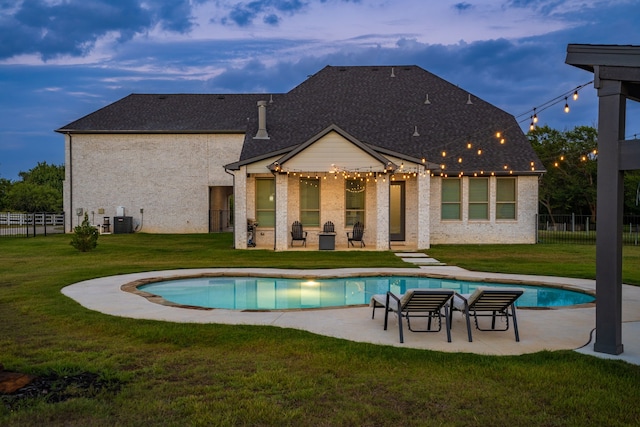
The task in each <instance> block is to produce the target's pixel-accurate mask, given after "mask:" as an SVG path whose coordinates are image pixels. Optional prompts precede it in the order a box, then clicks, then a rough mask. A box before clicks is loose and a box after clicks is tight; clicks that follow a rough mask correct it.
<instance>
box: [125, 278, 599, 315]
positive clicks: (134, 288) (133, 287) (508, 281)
mask: <svg viewBox="0 0 640 427" xmlns="http://www.w3.org/2000/svg"><path fill="white" fill-rule="evenodd" d="M275 270H276V269H274V271H275ZM342 270H343V273H344V274H333V272H331V274H327V275H318V274H313V275H309V274H301V273H300V272H299V271H304V272H307V271H310V270H295V271H298V272H295V271H291V270H287V271H283V270H282V269H277V271H278V272H277V273H274V274H272V275H267V274H264V273H260V274H256V273H251V274H244V272H242V273H243V274H238V273H239V272H233V273H230V272H226V271H218V272H212V273H200V274H189V275H184V276H171V277H167V276H160V277H148V278H144V279H138V280H134V281H133V282H128V283H125V284H123V285H122V286H121V287H120V289H121V290H122V291H124V292H130V293H132V294H135V295H138V296H140V297H142V298H146V299H147V300H148V301H150V302H153V303H155V304H161V305H166V306H169V307H178V308H184V309H191V310H224V309H221V308H215V307H202V306H197V305H187V304H180V303H176V302H173V301H169V300H167V299H165V298H164V297H162V296H160V295H157V294H154V293H152V292H148V291H145V290H142V289H140V286H145V285H149V284H152V283H161V282H168V281H172V280H184V279H200V278H206V277H242V278H252V277H256V278H258V277H264V278H269V279H342V278H348V277H358V278H359V277H378V276H399V275H398V274H394V275H391V274H389V275H385V274H381V273H380V272H377V271H376V272H373V271H369V272H367V273H362V274H355V273H352V272H348V271H344V270H347V269H342ZM401 276H402V277H426V278H434V279H443V280H452V281H460V282H463V281H464V282H476V283H498V284H503V285H523V286H539V287H547V288H555V289H563V290H567V291H574V292H581V293H585V294H588V295H591V296H593V297H594V298H595V296H596V293H595V289H583V288H581V287H578V286H575V285H572V284H551V283H549V282H542V281H540V282H537V281H534V280H531V281H529V280H525V279H522V278H521V279H514V278H502V279H499V280H498V279H496V280H488V279H487V278H486V277H483V278H479V277H469V278H460V277H453V276H450V275H446V274H445V275H434V274H430V273H427V272H425V271H422V270H417V271H415V272H412V273H405V274H402V275H401ZM367 306H369V304H367V303H365V304H350V305H343V306H334V307H310V308H289V309H278V308H274V309H244V310H240V311H242V312H264V311H285V312H286V311H296V310H326V309H339V308H349V307H367ZM584 307H595V301H592V302H588V303H583V304H572V305H568V306H551V307H518V309H519V310H560V309H572V308H584Z"/></svg>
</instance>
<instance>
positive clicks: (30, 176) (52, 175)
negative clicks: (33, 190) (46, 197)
mask: <svg viewBox="0 0 640 427" xmlns="http://www.w3.org/2000/svg"><path fill="white" fill-rule="evenodd" d="M18 176H19V177H20V178H22V182H26V183H29V184H35V185H42V186H48V187H51V188H53V189H55V190H57V191H58V192H59V193H60V194H62V183H63V181H64V166H63V165H49V164H47V162H38V165H37V166H36V167H34V168H32V169H29V170H28V171H27V172H20V173H18Z"/></svg>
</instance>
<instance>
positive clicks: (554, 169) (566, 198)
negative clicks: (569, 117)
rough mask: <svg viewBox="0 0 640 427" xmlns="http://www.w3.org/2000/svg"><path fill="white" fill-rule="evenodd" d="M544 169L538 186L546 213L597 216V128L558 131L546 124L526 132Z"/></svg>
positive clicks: (585, 127) (581, 127) (541, 202)
mask: <svg viewBox="0 0 640 427" xmlns="http://www.w3.org/2000/svg"><path fill="white" fill-rule="evenodd" d="M528 137H529V141H530V142H531V144H532V146H533V148H534V150H535V151H536V153H537V154H538V157H539V158H540V160H541V161H542V163H543V164H544V166H545V168H546V169H547V173H546V174H545V175H544V176H543V177H542V180H541V183H540V189H539V199H540V205H541V207H543V208H544V210H546V211H547V213H549V214H559V213H577V214H583V215H590V216H592V217H593V218H595V215H596V195H597V169H598V168H597V131H596V129H595V128H593V127H589V126H578V127H576V128H575V129H573V130H569V131H564V132H560V131H558V130H555V129H551V128H549V127H548V126H543V127H540V128H537V129H535V130H533V131H530V132H529V133H528Z"/></svg>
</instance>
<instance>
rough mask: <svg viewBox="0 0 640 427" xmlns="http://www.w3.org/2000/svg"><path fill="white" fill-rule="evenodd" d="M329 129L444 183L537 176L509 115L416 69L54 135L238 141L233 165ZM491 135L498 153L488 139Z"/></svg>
mask: <svg viewBox="0 0 640 427" xmlns="http://www.w3.org/2000/svg"><path fill="white" fill-rule="evenodd" d="M427 95H428V97H429V101H430V103H428V104H427V103H425V100H426V98H427ZM469 97H470V99H471V102H472V103H471V104H468V103H467V102H468V100H469ZM258 100H265V101H269V100H271V101H273V102H269V103H268V105H267V119H266V123H267V132H268V134H269V139H266V140H265V139H254V138H253V137H254V136H255V134H256V132H257V126H258V123H257V115H258V114H257V107H256V102H257V101H258ZM330 126H338V127H339V128H341V129H344V130H345V131H347V132H348V133H349V134H350V135H352V136H353V137H355V138H357V139H358V140H359V141H361V142H363V143H366V144H368V145H370V146H372V147H373V148H379V149H381V150H386V151H391V152H397V153H403V154H404V155H406V156H411V157H415V158H426V159H427V160H428V161H430V162H433V163H436V164H440V163H446V165H447V166H446V170H447V171H448V172H450V173H454V172H457V171H465V173H467V172H470V171H482V170H484V171H487V172H489V171H498V170H503V167H504V165H506V166H507V170H513V171H514V172H520V173H522V172H530V171H531V162H534V164H535V169H536V171H538V172H539V171H540V170H542V169H543V167H542V165H541V163H540V162H539V160H538V158H537V157H536V155H535V153H534V151H533V149H532V147H531V145H530V143H529V142H528V140H527V138H526V136H525V135H524V133H523V132H522V130H521V129H520V126H519V125H518V123H517V122H516V120H515V118H514V117H513V116H512V115H510V114H508V113H506V112H505V111H503V110H501V109H499V108H497V107H495V106H493V105H491V104H489V103H487V102H485V101H483V100H481V99H479V98H477V97H475V96H473V95H470V94H469V93H468V92H467V91H465V90H463V89H460V88H459V87H457V86H455V85H453V84H451V83H449V82H447V81H445V80H443V79H441V78H439V77H437V76H435V75H434V74H432V73H429V72H428V71H426V70H424V69H422V68H420V67H417V66H396V67H390V66H385V67H371V66H366V67H365V66H356V67H334V66H327V67H325V68H323V69H322V70H320V71H319V72H318V73H316V74H315V75H313V76H311V77H310V78H309V79H307V80H306V81H304V82H303V83H301V84H300V85H298V86H297V87H295V88H294V89H292V90H291V91H289V92H288V93H286V94H275V95H271V96H270V95H266V94H246V95H184V94H182V95H135V94H134V95H129V96H128V97H125V98H123V99H121V100H120V101H117V102H115V103H113V104H111V105H108V106H107V107H105V108H103V109H101V110H98V111H96V112H94V113H92V114H89V115H88V116H85V117H83V118H81V119H79V120H77V121H75V122H73V123H70V124H68V125H66V126H65V127H63V128H61V129H58V131H59V132H74V131H75V132H87V131H88V132H96V131H102V132H136V131H140V132H208V131H211V132H214V131H215V132H231V131H234V132H235V131H237V132H246V134H245V143H244V146H243V149H242V153H241V157H240V161H241V162H248V161H250V160H251V159H255V158H264V157H265V156H268V155H269V153H274V152H281V153H282V152H283V151H285V152H286V150H290V149H294V148H295V147H296V146H298V145H300V144H303V143H305V142H306V141H308V140H310V139H311V138H313V137H314V136H316V135H317V134H318V133H319V132H321V131H322V130H323V129H326V128H328V127H330ZM416 130H417V132H418V134H419V136H414V133H415V131H416ZM498 130H500V131H502V132H503V133H504V134H505V138H506V142H505V144H500V142H499V140H498V139H497V138H496V136H495V133H496V131H498ZM468 142H471V144H472V148H471V149H469V148H467V143H468ZM478 149H482V155H478V154H477V150H478ZM442 151H446V152H447V156H446V157H444V158H443V157H442V154H441V153H442ZM458 158H462V163H458Z"/></svg>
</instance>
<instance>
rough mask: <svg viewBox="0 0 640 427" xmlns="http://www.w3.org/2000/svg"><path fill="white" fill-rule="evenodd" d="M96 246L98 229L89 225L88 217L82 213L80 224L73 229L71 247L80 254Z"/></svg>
mask: <svg viewBox="0 0 640 427" xmlns="http://www.w3.org/2000/svg"><path fill="white" fill-rule="evenodd" d="M97 245H98V229H97V228H95V227H93V226H92V225H91V224H89V215H87V213H86V212H85V213H84V219H83V220H82V224H80V225H78V226H76V227H75V228H74V229H73V239H71V246H73V247H74V248H76V249H77V250H79V251H81V252H88V251H90V250H92V249H95V247H96V246H97Z"/></svg>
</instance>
